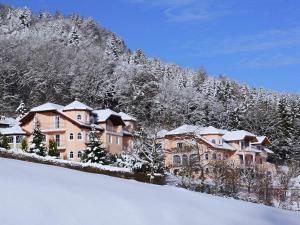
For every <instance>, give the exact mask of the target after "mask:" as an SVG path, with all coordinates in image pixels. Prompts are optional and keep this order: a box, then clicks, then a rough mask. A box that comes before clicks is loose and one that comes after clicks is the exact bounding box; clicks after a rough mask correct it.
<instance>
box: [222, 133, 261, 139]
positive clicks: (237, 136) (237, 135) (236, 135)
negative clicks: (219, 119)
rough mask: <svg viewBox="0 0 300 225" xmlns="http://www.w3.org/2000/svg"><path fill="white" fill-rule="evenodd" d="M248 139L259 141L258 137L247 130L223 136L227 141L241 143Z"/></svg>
mask: <svg viewBox="0 0 300 225" xmlns="http://www.w3.org/2000/svg"><path fill="white" fill-rule="evenodd" d="M246 137H251V138H253V140H255V141H257V138H256V135H254V134H252V133H250V132H248V131H245V130H236V131H231V132H228V133H226V134H225V135H224V136H223V139H224V140H225V141H239V140H244V139H245V138H246Z"/></svg>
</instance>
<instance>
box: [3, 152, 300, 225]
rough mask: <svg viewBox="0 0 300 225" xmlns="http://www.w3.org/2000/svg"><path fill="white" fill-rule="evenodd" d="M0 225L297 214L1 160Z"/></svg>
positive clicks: (241, 220) (294, 219)
mask: <svg viewBox="0 0 300 225" xmlns="http://www.w3.org/2000/svg"><path fill="white" fill-rule="evenodd" d="M0 224H3V225H20V224H22V225H41V224H42V225H97V224H103V225H110V224H112V225H122V224H126V225H127V224H131V225H133V224H136V225H146V224H147V225H160V224H162V225H168V224H172V225H177V224H189V225H193V224H195V225H235V224H236V225H241V224H243V225H254V224H257V225H266V224H268V225H299V224H300V213H296V212H290V211H284V210H280V209H276V208H271V207H266V206H262V205H257V204H252V203H247V202H243V201H236V200H231V199H226V198H220V197H214V196H211V195H206V194H199V193H195V192H189V191H187V190H184V189H179V188H175V187H169V186H156V185H150V184H143V183H139V182H136V181H132V180H123V179H119V178H113V177H109V176H104V175H97V174H88V173H83V172H78V171H74V170H69V169H64V168H59V167H54V166H48V165H40V164H34V163H29V162H23V161H17V160H12V159H3V158H0Z"/></svg>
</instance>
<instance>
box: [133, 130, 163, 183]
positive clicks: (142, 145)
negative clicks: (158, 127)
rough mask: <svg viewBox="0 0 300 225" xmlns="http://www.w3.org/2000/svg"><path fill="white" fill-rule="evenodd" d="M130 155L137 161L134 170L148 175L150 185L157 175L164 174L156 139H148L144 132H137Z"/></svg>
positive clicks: (161, 157)
mask: <svg viewBox="0 0 300 225" xmlns="http://www.w3.org/2000/svg"><path fill="white" fill-rule="evenodd" d="M132 154H133V155H134V157H135V159H136V161H137V163H136V164H135V165H136V166H135V168H134V170H135V171H136V172H145V173H146V174H148V175H149V176H150V183H152V182H153V180H154V178H155V176H157V175H158V174H160V175H163V174H164V153H163V150H162V146H161V145H160V144H158V143H157V142H156V137H150V136H149V135H148V134H146V132H144V131H139V132H137V133H136V139H135V141H134V147H133V153H132Z"/></svg>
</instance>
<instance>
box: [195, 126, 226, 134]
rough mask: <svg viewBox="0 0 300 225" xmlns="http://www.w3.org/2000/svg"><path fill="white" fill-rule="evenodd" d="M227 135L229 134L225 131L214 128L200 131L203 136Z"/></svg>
mask: <svg viewBox="0 0 300 225" xmlns="http://www.w3.org/2000/svg"><path fill="white" fill-rule="evenodd" d="M225 133H227V132H226V131H225V130H221V129H217V128H215V127H213V126H209V127H206V128H204V129H203V130H201V131H200V134H201V135H208V134H219V135H224V134H225Z"/></svg>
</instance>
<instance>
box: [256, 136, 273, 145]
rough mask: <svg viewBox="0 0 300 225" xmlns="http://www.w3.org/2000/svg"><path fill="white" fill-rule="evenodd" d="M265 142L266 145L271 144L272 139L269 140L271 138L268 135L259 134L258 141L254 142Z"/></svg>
mask: <svg viewBox="0 0 300 225" xmlns="http://www.w3.org/2000/svg"><path fill="white" fill-rule="evenodd" d="M264 143H266V145H269V144H271V143H270V141H269V139H268V138H267V137H266V136H258V137H257V142H253V143H252V144H254V145H262V144H264Z"/></svg>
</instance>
